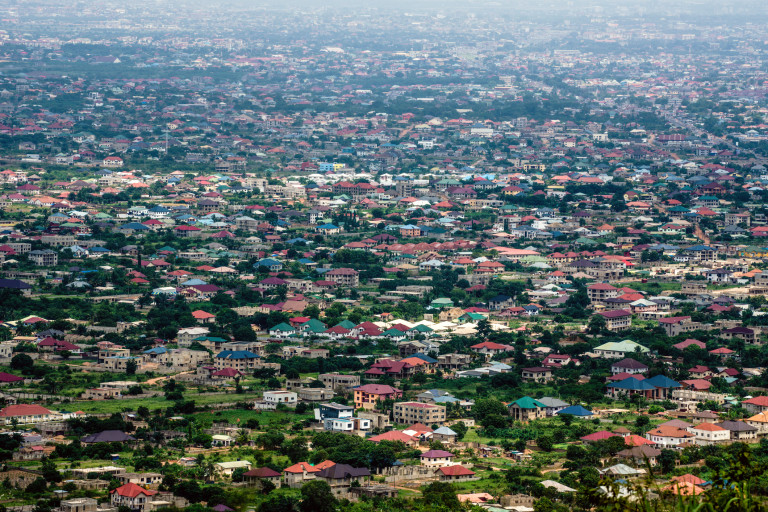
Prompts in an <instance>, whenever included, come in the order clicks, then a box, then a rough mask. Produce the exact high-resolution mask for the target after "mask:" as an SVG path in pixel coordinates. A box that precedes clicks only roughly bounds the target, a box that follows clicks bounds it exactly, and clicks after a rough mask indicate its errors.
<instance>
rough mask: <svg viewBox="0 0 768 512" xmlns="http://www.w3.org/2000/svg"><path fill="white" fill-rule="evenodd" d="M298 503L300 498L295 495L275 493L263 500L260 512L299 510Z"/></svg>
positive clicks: (292, 511) (291, 511)
mask: <svg viewBox="0 0 768 512" xmlns="http://www.w3.org/2000/svg"><path fill="white" fill-rule="evenodd" d="M326 485H328V484H326ZM298 505H299V503H298V500H297V499H296V498H295V497H293V496H290V495H287V494H275V495H272V496H269V497H267V499H266V500H264V501H262V502H261V504H260V505H259V512H295V511H296V510H298Z"/></svg>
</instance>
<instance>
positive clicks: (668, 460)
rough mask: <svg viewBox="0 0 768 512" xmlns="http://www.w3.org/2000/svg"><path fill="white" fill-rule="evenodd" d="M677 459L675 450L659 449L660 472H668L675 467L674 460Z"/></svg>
mask: <svg viewBox="0 0 768 512" xmlns="http://www.w3.org/2000/svg"><path fill="white" fill-rule="evenodd" d="M676 459H677V455H675V452H674V451H673V450H670V449H665V450H661V454H660V455H659V466H660V467H661V472H662V473H669V472H670V471H672V470H673V469H675V460H676Z"/></svg>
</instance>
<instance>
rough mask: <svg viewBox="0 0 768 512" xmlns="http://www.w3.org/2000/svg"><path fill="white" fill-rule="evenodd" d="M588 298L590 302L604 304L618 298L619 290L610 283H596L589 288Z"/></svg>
mask: <svg viewBox="0 0 768 512" xmlns="http://www.w3.org/2000/svg"><path fill="white" fill-rule="evenodd" d="M587 296H588V297H589V300H590V302H592V303H596V304H602V303H603V302H604V301H605V300H606V299H615V298H616V297H618V296H619V289H618V288H616V287H615V286H611V285H610V284H608V283H595V284H591V285H589V286H587Z"/></svg>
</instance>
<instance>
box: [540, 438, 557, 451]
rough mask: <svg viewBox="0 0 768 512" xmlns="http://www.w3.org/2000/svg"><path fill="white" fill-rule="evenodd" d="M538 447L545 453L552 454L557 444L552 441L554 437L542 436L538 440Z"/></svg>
mask: <svg viewBox="0 0 768 512" xmlns="http://www.w3.org/2000/svg"><path fill="white" fill-rule="evenodd" d="M536 445H537V446H538V447H539V448H541V449H542V450H544V451H545V452H551V451H552V448H554V446H555V443H554V441H553V440H552V436H549V435H545V436H540V437H539V438H538V439H537V440H536Z"/></svg>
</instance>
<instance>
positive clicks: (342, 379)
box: [317, 373, 360, 389]
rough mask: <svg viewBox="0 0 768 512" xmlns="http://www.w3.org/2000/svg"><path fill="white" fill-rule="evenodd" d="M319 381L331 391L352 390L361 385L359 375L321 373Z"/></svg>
mask: <svg viewBox="0 0 768 512" xmlns="http://www.w3.org/2000/svg"><path fill="white" fill-rule="evenodd" d="M317 380H319V381H320V382H322V383H323V385H324V386H325V387H327V388H329V389H339V388H342V389H352V388H355V387H357V386H359V385H360V376H359V375H342V374H340V373H321V374H320V375H318V377H317Z"/></svg>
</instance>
